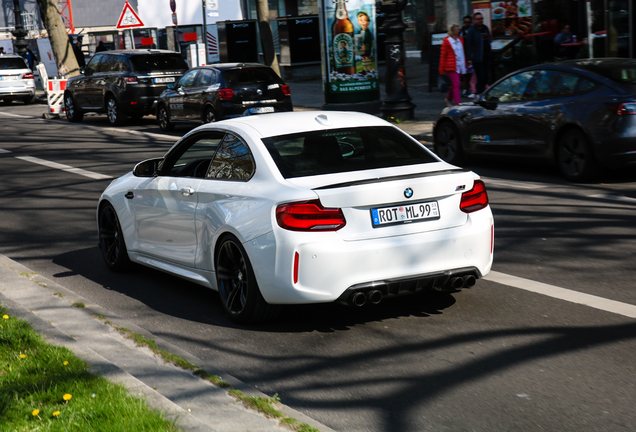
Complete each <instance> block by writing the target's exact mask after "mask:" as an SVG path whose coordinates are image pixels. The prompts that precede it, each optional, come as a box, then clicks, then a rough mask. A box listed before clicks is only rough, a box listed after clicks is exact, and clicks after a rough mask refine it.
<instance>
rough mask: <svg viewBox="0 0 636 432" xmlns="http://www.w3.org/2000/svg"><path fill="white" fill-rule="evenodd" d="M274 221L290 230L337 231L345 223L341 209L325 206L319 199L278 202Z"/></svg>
mask: <svg viewBox="0 0 636 432" xmlns="http://www.w3.org/2000/svg"><path fill="white" fill-rule="evenodd" d="M276 222H277V223H278V226H280V227H281V228H284V229H286V230H290V231H338V230H339V229H340V228H342V227H344V226H345V225H346V223H347V221H346V220H345V217H344V214H342V210H341V209H339V208H325V207H323V206H322V204H321V203H320V201H319V200H312V201H301V202H294V203H286V204H280V205H279V206H278V207H276Z"/></svg>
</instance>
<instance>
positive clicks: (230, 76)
mask: <svg viewBox="0 0 636 432" xmlns="http://www.w3.org/2000/svg"><path fill="white" fill-rule="evenodd" d="M223 77H224V78H225V82H226V84H227V85H228V86H230V87H233V86H236V85H244V84H261V83H268V82H274V83H278V82H281V79H280V77H279V76H278V75H276V73H275V72H274V71H273V70H271V69H269V68H254V69H232V70H228V71H225V72H223Z"/></svg>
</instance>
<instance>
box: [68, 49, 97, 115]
mask: <svg viewBox="0 0 636 432" xmlns="http://www.w3.org/2000/svg"><path fill="white" fill-rule="evenodd" d="M103 58H104V56H103V55H100V54H97V55H95V56H94V57H93V58H92V59H91V61H90V62H88V65H86V68H85V69H84V73H83V74H82V75H80V76H79V77H78V78H75V79H74V80H73V86H74V88H73V97H74V98H75V104H76V105H77V106H78V107H81V108H88V107H90V106H93V105H92V104H91V100H92V97H91V94H90V92H91V82H92V81H93V78H94V75H95V73H98V72H99V71H100V70H101V68H102V60H103Z"/></svg>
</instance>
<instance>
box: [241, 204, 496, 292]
mask: <svg viewBox="0 0 636 432" xmlns="http://www.w3.org/2000/svg"><path fill="white" fill-rule="evenodd" d="M492 227H493V217H492V212H491V211H490V208H487V209H484V210H481V211H478V212H475V213H471V214H470V215H469V217H468V220H467V222H466V223H465V224H464V225H462V226H459V227H455V228H450V229H442V230H437V231H429V232H425V233H419V234H411V235H403V236H394V237H386V238H379V239H369V240H359V241H344V240H341V239H340V238H339V236H338V234H337V233H333V232H332V233H298V232H291V231H285V230H282V229H278V228H277V229H276V230H275V231H274V232H272V233H270V234H268V235H266V236H263V237H261V238H259V239H256V240H253V241H251V242H247V243H246V244H244V246H245V248H246V250H247V252H248V255H249V256H250V259H251V260H252V262H253V263H254V266H253V267H254V271H255V273H256V278H257V280H258V283H259V288H260V290H261V293H262V294H263V297H264V298H265V300H266V301H267V302H269V303H273V304H294V303H326V302H332V301H335V300H338V299H341V298H343V297H346V296H347V292H348V291H351V290H352V289H360V288H361V287H364V289H368V288H369V287H371V286H372V285H373V284H374V283H377V284H379V285H385V289H386V290H387V292H386V293H387V294H392V293H393V292H389V291H388V290H389V289H390V286H391V284H393V283H395V282H400V281H401V280H403V281H405V282H408V281H418V280H424V279H427V280H431V281H433V280H434V279H436V278H439V277H444V275H447V273H445V272H449V271H454V270H459V269H474V273H472V274H473V275H474V276H475V277H481V276H484V275H486V274H487V273H488V272H489V271H490V268H491V266H492V261H493V254H492V243H491V235H492V231H491V230H492ZM272 245H274V246H272ZM274 249H275V250H274ZM296 253H298V266H297V268H298V270H297V275H298V281H297V282H296V283H294V281H293V279H294V259H295V258H294V257H295V255H296ZM466 273H468V272H466ZM405 286H406V285H404V287H405ZM416 287H417V284H416ZM398 291H399V287H398Z"/></svg>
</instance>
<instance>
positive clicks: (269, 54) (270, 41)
mask: <svg viewBox="0 0 636 432" xmlns="http://www.w3.org/2000/svg"><path fill="white" fill-rule="evenodd" d="M256 13H257V15H258V31H259V32H260V34H261V48H263V59H264V60H265V64H266V65H267V66H269V67H271V68H272V69H274V72H276V73H277V74H278V76H280V69H279V68H278V58H277V57H276V50H275V49H274V36H273V35H272V27H271V26H270V25H269V6H268V5H267V0H257V1H256Z"/></svg>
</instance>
